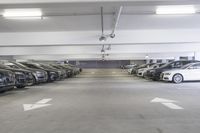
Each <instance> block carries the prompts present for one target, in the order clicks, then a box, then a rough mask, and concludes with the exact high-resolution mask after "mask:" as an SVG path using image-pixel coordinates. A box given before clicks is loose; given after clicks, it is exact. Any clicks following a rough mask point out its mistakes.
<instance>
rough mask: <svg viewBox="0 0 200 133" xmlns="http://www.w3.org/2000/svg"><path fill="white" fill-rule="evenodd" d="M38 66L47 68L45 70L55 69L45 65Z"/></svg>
mask: <svg viewBox="0 0 200 133" xmlns="http://www.w3.org/2000/svg"><path fill="white" fill-rule="evenodd" d="M40 66H41V67H43V68H47V69H55V68H53V67H51V66H48V65H45V64H40Z"/></svg>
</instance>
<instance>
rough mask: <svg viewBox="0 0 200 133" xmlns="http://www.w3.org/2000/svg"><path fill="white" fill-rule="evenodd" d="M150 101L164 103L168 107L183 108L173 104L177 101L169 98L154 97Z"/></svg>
mask: <svg viewBox="0 0 200 133" xmlns="http://www.w3.org/2000/svg"><path fill="white" fill-rule="evenodd" d="M151 103H161V104H162V105H164V106H166V107H168V108H170V109H183V107H181V106H178V105H176V104H174V103H177V101H175V100H170V99H164V98H159V97H156V98H154V99H153V100H151Z"/></svg>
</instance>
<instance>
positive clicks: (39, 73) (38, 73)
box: [4, 61, 48, 84]
mask: <svg viewBox="0 0 200 133" xmlns="http://www.w3.org/2000/svg"><path fill="white" fill-rule="evenodd" d="M4 65H6V66H9V67H11V68H14V69H24V70H28V71H30V72H31V73H32V75H33V80H34V81H33V82H34V84H39V83H45V82H47V78H48V75H47V72H46V71H44V70H41V69H36V68H29V67H27V66H25V65H23V64H21V63H18V62H11V61H8V62H4Z"/></svg>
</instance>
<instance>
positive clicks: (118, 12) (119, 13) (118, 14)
mask: <svg viewBox="0 0 200 133" xmlns="http://www.w3.org/2000/svg"><path fill="white" fill-rule="evenodd" d="M122 9H123V6H120V7H119V10H118V11H117V13H116V16H115V19H114V21H115V22H114V27H113V30H112V32H111V34H110V37H111V38H114V37H115V30H116V28H117V25H118V23H119V19H120V16H121V13H122Z"/></svg>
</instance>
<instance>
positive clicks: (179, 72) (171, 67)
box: [127, 60, 200, 83]
mask: <svg viewBox="0 0 200 133" xmlns="http://www.w3.org/2000/svg"><path fill="white" fill-rule="evenodd" d="M129 66H130V65H129ZM127 71H128V73H129V74H133V75H137V76H138V77H143V78H148V79H152V80H154V81H158V80H162V81H169V82H174V83H181V82H183V81H200V61H197V60H179V61H173V62H169V63H149V64H143V65H135V64H134V65H132V67H131V68H129V69H127Z"/></svg>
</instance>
